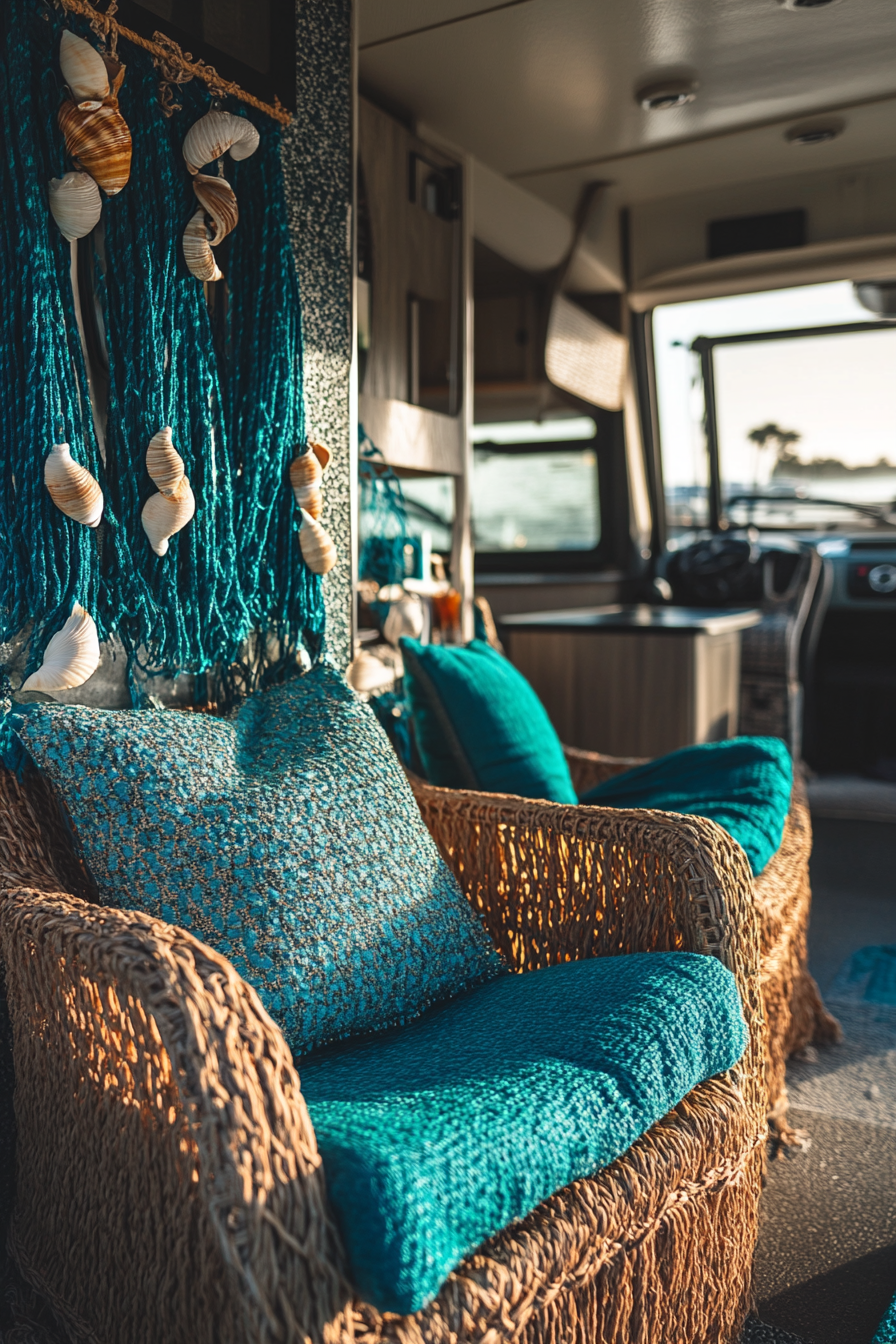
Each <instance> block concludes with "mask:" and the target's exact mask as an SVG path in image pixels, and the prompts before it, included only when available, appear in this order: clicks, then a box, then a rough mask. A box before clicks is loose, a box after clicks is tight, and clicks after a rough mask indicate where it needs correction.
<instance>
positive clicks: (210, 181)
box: [193, 173, 240, 247]
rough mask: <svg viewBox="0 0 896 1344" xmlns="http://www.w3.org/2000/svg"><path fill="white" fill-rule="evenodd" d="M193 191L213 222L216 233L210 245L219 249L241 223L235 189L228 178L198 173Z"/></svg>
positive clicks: (194, 179)
mask: <svg viewBox="0 0 896 1344" xmlns="http://www.w3.org/2000/svg"><path fill="white" fill-rule="evenodd" d="M193 190H194V191H195V193H196V197H197V199H198V201H199V204H200V205H201V206H202V208H203V210H204V211H205V213H206V214H207V215H208V216H209V218H210V219H211V221H212V226H213V228H214V233H213V235H212V237H211V238H210V239H209V243H210V245H211V246H212V247H217V246H218V244H219V243H220V242H223V240H224V239H225V238H226V237H227V235H228V233H231V232H232V231H233V230H234V229H235V228H236V226H237V223H238V222H239V217H240V212H239V207H238V206H237V203H236V196H235V195H234V191H233V187H232V186H231V185H230V183H229V182H228V181H227V179H226V177H207V176H206V175H205V173H197V174H196V176H195V177H194V178H193Z"/></svg>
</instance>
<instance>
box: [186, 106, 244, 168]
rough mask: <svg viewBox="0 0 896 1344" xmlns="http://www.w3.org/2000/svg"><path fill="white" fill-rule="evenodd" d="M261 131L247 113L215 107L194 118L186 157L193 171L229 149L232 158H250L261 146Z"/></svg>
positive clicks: (188, 138) (212, 161)
mask: <svg viewBox="0 0 896 1344" xmlns="http://www.w3.org/2000/svg"><path fill="white" fill-rule="evenodd" d="M258 139H259V137H258V131H257V130H256V129H255V127H254V126H253V125H252V123H251V121H249V120H248V119H247V118H246V117H235V116H234V115H233V113H232V112H222V111H220V110H219V109H217V108H215V109H213V110H212V111H211V112H206V114H205V116H204V117H200V118H199V120H198V121H194V122H193V125H192V126H191V127H190V129H189V130H188V131H187V134H186V136H185V137H184V158H185V159H186V162H187V167H188V168H189V170H190V172H191V173H198V172H199V169H200V168H204V167H205V165H206V164H207V163H214V161H215V159H220V157H221V155H222V154H224V153H226V151H227V150H228V149H229V150H230V157H231V158H232V159H248V157H249V155H250V154H254V153H255V151H256V149H257V148H258Z"/></svg>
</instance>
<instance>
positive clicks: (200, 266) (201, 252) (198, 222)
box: [183, 206, 224, 281]
mask: <svg viewBox="0 0 896 1344" xmlns="http://www.w3.org/2000/svg"><path fill="white" fill-rule="evenodd" d="M208 239H209V229H208V225H207V224H206V222H205V211H204V210H203V209H202V206H200V207H199V209H198V210H197V211H196V213H195V215H193V217H192V219H191V220H190V222H189V224H188V225H187V227H186V228H185V229H184V237H183V249H184V261H185V262H186V263H187V269H188V270H189V272H190V274H191V275H195V277H196V279H197V280H209V281H210V280H223V279H224V272H223V271H220V270H219V269H218V263H217V262H216V261H215V254H214V252H213V251H212V248H211V243H210V242H209V240H208Z"/></svg>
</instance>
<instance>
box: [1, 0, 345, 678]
mask: <svg viewBox="0 0 896 1344" xmlns="http://www.w3.org/2000/svg"><path fill="white" fill-rule="evenodd" d="M73 7H74V6H73V5H72V4H71V3H69V4H68V5H67V8H69V9H70V10H71V9H72V8H73ZM88 8H89V7H88ZM85 12H86V11H85ZM91 13H94V12H93V11H92V10H91ZM7 16H8V17H7V20H6V22H5V24H4V28H5V33H4V36H5V38H6V40H5V42H4V48H3V52H2V53H0V71H2V72H3V74H4V76H5V80H6V85H7V88H8V89H9V91H10V95H11V96H10V97H8V98H5V99H4V100H3V102H2V107H0V116H2V118H3V121H2V123H0V124H2V126H3V130H4V131H5V135H6V139H5V143H6V145H7V146H8V147H11V148H10V152H9V153H8V154H6V155H5V158H4V161H3V162H2V164H0V183H2V188H3V195H4V201H9V202H11V203H12V212H11V213H10V219H11V221H14V227H11V228H9V229H5V230H4V231H3V234H2V238H0V264H2V265H3V267H4V269H5V276H6V283H4V284H3V285H0V320H2V321H3V331H2V333H0V376H3V377H4V383H5V387H6V388H7V389H9V395H10V399H11V404H12V405H13V407H14V413H13V414H12V415H10V416H7V417H6V418H5V420H4V422H3V424H2V428H0V444H2V448H3V460H2V464H0V523H2V524H4V529H3V530H4V536H3V538H0V547H2V548H3V550H2V551H0V556H2V558H3V560H4V561H5V563H4V565H3V573H2V574H0V602H2V604H3V607H4V609H5V610H4V613H3V615H4V617H5V620H4V626H3V630H4V631H5V633H6V634H7V635H9V634H10V633H12V632H14V631H16V630H18V629H20V628H21V627H22V625H23V624H24V623H25V622H26V621H27V620H28V619H29V618H33V619H34V620H35V638H34V657H33V659H32V663H34V662H38V661H39V655H40V654H41V653H42V651H43V647H44V646H45V644H46V640H47V639H48V638H49V636H50V635H51V634H52V633H53V632H54V631H55V629H58V628H59V625H60V623H61V620H62V619H64V617H65V616H67V615H68V614H69V611H70V610H71V604H72V602H73V601H74V600H78V601H81V602H82V603H83V604H84V605H85V606H86V607H87V608H88V610H90V611H91V612H92V614H94V615H95V617H96V619H97V623H98V626H99V628H100V635H101V637H107V636H108V635H109V634H110V633H112V632H117V633H118V634H119V635H120V636H121V638H122V641H123V643H124V645H125V648H126V650H127V652H128V655H129V658H130V659H131V660H133V661H136V660H137V659H138V658H139V659H140V660H141V664H142V665H143V666H144V667H145V668H147V669H150V670H153V671H165V672H166V673H168V674H174V673H177V672H180V671H193V672H203V671H206V670H208V669H210V668H212V667H213V666H216V665H218V666H223V668H224V674H225V675H224V680H225V681H226V679H227V675H228V674H227V673H226V669H227V667H228V666H229V665H231V664H234V663H236V664H240V662H241V661H242V663H243V665H245V662H246V654H245V647H246V643H247V640H248V639H249V636H250V635H251V634H252V633H253V632H256V631H257V632H260V633H261V635H262V636H264V635H266V634H268V633H273V634H274V635H276V637H277V640H276V641H275V643H274V645H271V644H270V642H269V641H267V640H265V639H264V638H262V639H261V640H260V641H255V650H256V652H255V654H253V658H254V661H255V666H254V669H253V676H254V678H255V680H256V681H257V680H259V679H260V678H262V677H264V676H266V675H269V674H270V673H271V672H272V670H274V671H275V670H276V667H277V666H278V665H282V664H284V663H285V662H287V661H288V660H289V659H291V658H294V655H295V652H296V649H297V646H298V645H299V644H300V643H304V644H305V645H306V646H307V647H308V648H309V650H310V651H311V652H312V653H314V654H316V653H317V652H318V651H319V648H320V643H321V635H322V631H323V624H324V608H323V600H322V592H321V581H320V579H319V578H318V577H317V576H314V575H312V574H311V573H310V571H308V569H307V567H306V566H305V564H304V562H303V560H302V558H301V551H300V548H299V545H298V512H297V509H296V506H295V503H294V500H293V496H292V491H291V489H290V488H289V483H288V464H289V461H290V460H291V458H292V457H293V456H294V455H295V453H296V452H297V451H301V450H302V448H303V447H304V446H305V431H304V413H303V401H302V349H301V330H302V323H301V308H300V296H299V290H298V282H297V278H296V270H295V263H294V259H293V255H292V250H291V246H290V240H289V230H288V224H287V217H286V207H285V201H284V197H283V182H282V173H281V168H280V124H279V123H280V121H281V120H282V118H278V119H277V120H276V121H274V120H271V119H269V118H267V117H265V118H263V119H262V125H261V126H260V127H259V130H260V133H261V143H260V146H259V149H258V151H257V152H256V154H254V155H253V156H252V157H251V158H250V159H248V160H246V161H245V162H244V163H242V164H240V165H239V166H238V168H237V167H236V166H235V165H233V164H232V163H231V161H230V160H229V159H227V160H226V164H227V174H228V175H229V176H232V177H233V179H234V182H235V186H236V191H237V198H238V202H239V206H240V215H241V218H240V221H239V224H238V225H237V228H236V231H235V232H234V233H233V234H232V235H231V236H230V238H229V239H228V240H227V244H225V247H224V248H222V249H220V256H221V257H222V258H223V259H224V263H225V270H226V278H227V289H228V292H229V313H228V320H227V341H226V349H223V350H218V351H217V352H216V350H215V345H214V340H213V334H212V330H211V324H210V322H209V316H208V310H207V307H206V304H205V301H204V292H203V287H202V285H201V284H200V283H199V282H198V281H197V280H196V279H195V278H194V277H193V276H191V275H190V274H189V272H188V271H187V269H186V266H185V263H184V260H183V255H182V248H181V240H182V235H183V229H184V227H185V225H186V223H187V221H188V220H189V218H190V217H191V215H192V214H193V213H194V211H195V210H196V207H197V202H196V198H195V196H194V193H193V191H192V180H191V178H190V175H189V173H188V172H187V169H186V166H185V164H184V160H183V154H182V143H183V138H184V136H185V134H186V132H187V130H188V129H189V127H190V125H192V124H193V122H194V121H195V120H197V119H198V118H199V117H200V116H202V115H203V114H204V113H205V112H206V111H208V109H209V102H210V100H209V92H208V88H207V87H206V84H205V83H202V82H196V81H192V82H190V83H189V84H186V85H184V86H183V87H182V89H181V93H180V96H181V98H182V101H183V108H182V110H180V111H179V114H178V115H174V116H171V115H169V113H170V112H171V109H170V108H168V109H167V110H166V109H165V108H164V107H163V106H162V105H161V103H160V100H159V94H158V87H157V85H158V71H157V69H156V66H155V64H154V63H153V60H152V59H151V58H150V54H148V53H146V52H144V51H140V50H137V51H131V50H127V51H122V52H120V53H119V55H120V57H121V59H123V60H124V61H125V62H126V64H127V74H126V78H125V82H124V85H123V88H122V90H121V94H120V107H121V112H122V114H123V116H124V117H125V120H126V121H127V123H128V126H129V129H130V132H131V136H132V140H133V158H132V170H131V178H130V180H129V182H128V184H127V186H126V187H125V188H124V189H123V190H122V191H121V192H120V193H119V194H118V195H116V196H114V197H113V198H111V199H110V200H107V201H105V202H104V205H103V217H102V226H101V230H102V231H101V233H100V234H98V241H97V244H96V247H95V256H94V260H95V263H96V266H97V271H98V281H97V286H96V290H97V298H98V300H99V302H100V304H101V308H102V313H103V318H104V321H105V328H106V336H107V345H108V350H109V398H108V422H107V426H106V458H107V464H108V467H107V469H104V467H103V463H102V462H101V460H100V457H99V452H98V449H97V444H96V441H95V436H94V433H93V425H92V420H91V416H90V409H89V402H88V396H87V380H86V374H85V371H84V363H83V356H82V351H81V345H80V339H79V335H78V330H77V323H76V319H75V313H74V302H73V297H72V291H71V285H70V282H69V276H68V268H69V262H70V252H69V247H68V244H67V243H65V242H64V240H63V239H62V237H61V235H60V234H59V232H58V230H57V228H56V226H55V224H54V223H53V221H52V219H51V218H50V217H49V211H48V206H47V198H46V182H47V180H48V178H49V177H51V176H59V175H61V174H62V172H63V171H65V169H66V168H70V167H71V164H70V163H67V162H66V161H65V156H64V149H63V142H62V136H61V134H60V133H59V131H58V128H57V126H56V113H57V111H58V107H59V104H60V102H61V100H62V97H63V96H64V94H63V90H62V87H61V80H60V77H59V76H58V74H57V73H56V70H57V59H56V52H57V49H58V36H59V30H60V28H61V27H63V26H65V27H69V28H71V29H72V31H75V32H78V35H79V36H84V37H86V38H87V40H88V41H92V42H93V44H94V45H95V43H96V39H95V37H94V36H93V34H92V33H91V31H90V28H89V27H88V26H87V24H86V22H85V23H81V22H80V21H79V20H77V19H75V20H72V19H61V18H60V16H59V15H58V14H57V13H56V12H55V11H53V10H51V9H49V8H44V7H40V8H39V9H38V7H37V6H36V4H35V0H10V6H9V9H8V10H7ZM95 17H96V16H95V13H94V18H95ZM23 34H24V35H26V36H27V40H24V38H23ZM119 35H120V36H124V35H125V30H119ZM29 113H30V115H29ZM23 127H24V128H25V134H23V133H22V132H23ZM209 171H211V170H209ZM82 246H83V244H82ZM228 253H229V255H228ZM11 277H14V278H15V283H10V279H11ZM165 425H171V426H172V430H173V438H174V443H175V446H176V447H177V450H178V451H179V453H180V454H181V456H182V458H183V459H184V463H185V470H186V474H187V476H188V477H189V479H190V482H191V485H192V488H193V491H194V494H195V497H196V506H197V507H196V514H195V517H194V519H193V520H192V521H191V522H190V523H189V524H188V525H187V527H186V528H184V529H183V530H182V531H181V532H178V533H177V534H175V536H173V537H172V538H171V540H170V545H169V551H168V554H167V555H166V556H164V557H162V558H157V557H156V556H155V555H154V554H153V553H152V551H151V550H150V548H149V545H148V542H147V538H146V536H145V534H144V531H143V528H142V525H141V522H140V513H141V510H142V508H143V505H144V504H145V502H146V500H147V499H148V498H149V496H150V495H151V494H152V493H153V492H154V490H155V486H154V485H153V483H152V482H151V481H150V479H149V477H148V474H147V472H146V464H145V453H146V447H147V445H148V443H149V440H150V438H151V437H152V436H153V435H154V434H155V433H156V432H158V430H159V429H161V428H162V427H163V426H165ZM63 434H64V436H65V438H66V439H67V441H68V442H70V443H71V445H72V450H73V455H74V457H75V459H76V460H77V461H80V462H81V463H82V464H83V465H85V466H86V467H87V468H88V469H89V470H90V471H91V472H92V473H93V474H94V475H95V476H96V477H97V479H98V480H99V481H100V484H101V486H102V487H103V493H104V499H105V512H104V524H103V531H104V532H105V538H104V542H103V545H102V548H101V550H102V560H101V566H102V567H101V569H100V558H99V555H98V547H97V536H96V534H95V533H94V532H93V531H91V530H90V529H87V528H85V527H83V526H81V525H80V524H78V523H75V522H73V521H72V520H70V519H68V518H67V517H65V515H63V514H61V513H60V511H59V510H58V509H57V508H56V506H55V505H54V504H53V503H52V501H51V500H50V499H49V496H48V494H47V492H46V490H45V488H44V485H43V461H44V458H45V457H46V453H47V452H48V451H49V447H50V445H51V443H52V442H53V441H54V439H56V440H57V441H58V437H60V436H62V435H63ZM258 649H261V650H262V655H261V658H260V660H259V656H258V653H257V650H258ZM244 670H245V666H244ZM242 680H243V684H247V679H246V677H245V676H243V678H242Z"/></svg>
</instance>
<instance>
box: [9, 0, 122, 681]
mask: <svg viewBox="0 0 896 1344" xmlns="http://www.w3.org/2000/svg"><path fill="white" fill-rule="evenodd" d="M4 11H5V18H4V20H3V22H2V28H0V81H2V84H3V89H4V96H3V98H2V99H0V127H2V135H3V145H4V152H3V155H2V156H0V196H2V199H3V202H4V227H3V229H2V230H0V267H2V274H3V283H2V284H0V380H2V386H3V390H4V413H3V416H2V417H0V627H2V630H0V638H2V639H8V638H10V637H11V636H12V635H14V634H16V633H17V632H19V631H21V630H22V629H23V628H24V627H26V626H27V625H28V623H29V622H33V627H32V630H31V636H32V637H31V653H30V657H29V670H31V669H32V668H33V667H34V666H36V665H37V663H39V661H40V658H41V656H42V652H43V648H44V647H45V645H46V642H47V640H48V639H49V637H50V635H51V634H52V633H53V632H54V630H55V629H57V628H58V627H59V625H60V624H61V623H62V622H63V621H64V620H65V619H66V617H67V616H68V615H69V614H70V612H71V609H72V605H73V603H74V602H76V601H78V602H81V603H82V604H83V605H84V606H86V607H88V608H91V609H95V608H96V606H97V597H98V585H99V563H98V548H97V541H98V538H97V534H96V532H94V531H93V530H91V529H88V528H85V527H82V526H81V525H80V524H78V523H75V522H73V521H72V520H71V519H69V518H67V517H65V515H63V514H62V513H60V511H59V510H58V509H57V508H56V506H55V505H54V504H53V502H52V501H51V499H50V497H49V495H48V493H47V491H46V489H45V486H44V481H43V471H44V462H45V460H46V457H47V454H48V453H49V451H50V449H51V447H52V445H53V443H54V442H55V443H59V442H68V443H69V444H70V445H71V449H72V455H73V457H74V458H75V460H76V461H78V462H80V463H81V464H82V465H83V466H86V467H87V469H88V470H89V471H91V472H92V473H93V474H94V475H95V476H98V477H99V476H101V474H102V472H101V463H100V459H99V452H98V448H97V443H96V439H95V436H94V432H93V425H92V421H91V418H90V413H89V400H88V393H87V378H86V372H85V368H84V362H83V356H82V351H81V345H80V339H79V335H78V329H77V321H76V317H75V309H74V298H73V294H72V288H71V283H70V280H69V267H70V263H71V251H70V247H69V244H68V243H67V242H66V241H65V240H64V239H63V237H62V235H61V234H60V233H59V231H58V229H57V228H56V226H55V224H54V223H53V221H52V220H51V219H50V217H49V212H48V209H47V198H46V182H47V180H48V179H49V178H50V177H53V176H59V175H61V174H62V172H63V171H64V166H65V165H64V150H63V147H62V142H61V136H60V135H59V133H58V131H57V130H56V126H55V109H56V107H57V106H58V103H59V101H61V93H60V87H59V82H58V79H57V77H56V75H55V73H54V61H53V41H54V36H55V32H54V27H53V24H52V23H51V22H50V21H49V20H48V19H47V20H45V19H44V18H43V17H42V16H41V15H39V14H37V13H35V12H34V11H33V9H32V8H31V7H30V6H29V5H28V4H27V3H26V0H8V4H7V5H6V6H4Z"/></svg>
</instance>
